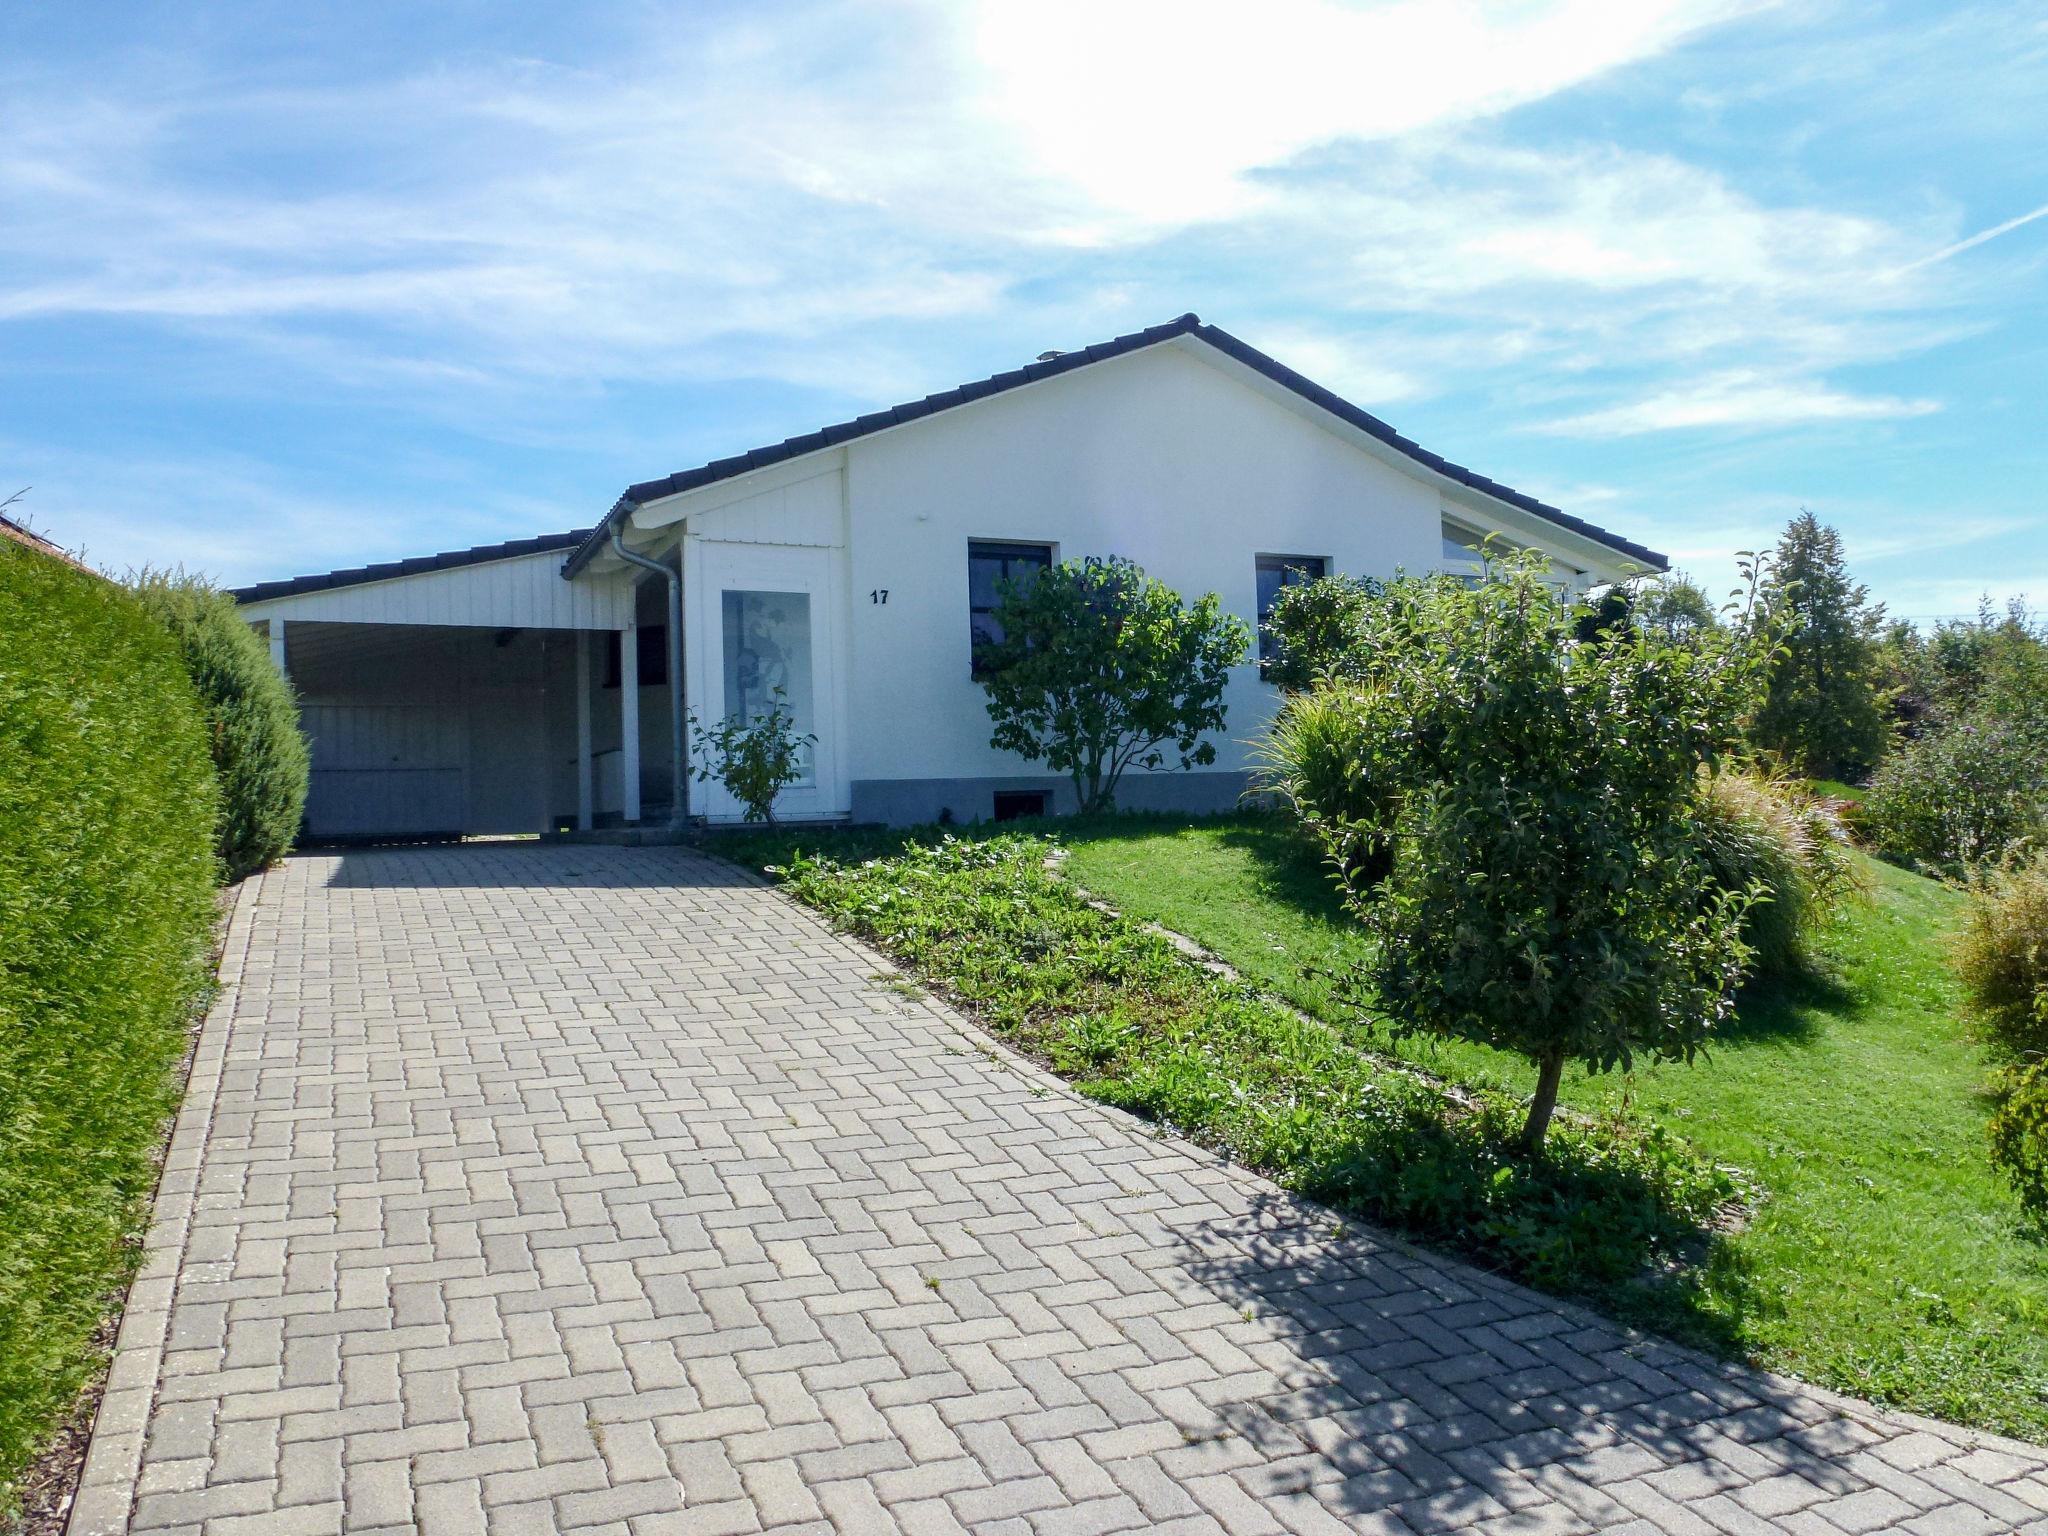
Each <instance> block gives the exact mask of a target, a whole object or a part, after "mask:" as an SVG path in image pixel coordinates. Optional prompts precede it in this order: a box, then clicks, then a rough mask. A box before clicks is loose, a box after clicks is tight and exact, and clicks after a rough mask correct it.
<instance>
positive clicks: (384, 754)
mask: <svg viewBox="0 0 2048 1536" xmlns="http://www.w3.org/2000/svg"><path fill="white" fill-rule="evenodd" d="M302 719H303V721H304V724H305V728H306V734H307V736H308V737H309V738H310V739H311V743H312V748H313V777H312V783H311V785H310V786H309V788H308V790H307V795H306V827H307V830H308V832H310V833H311V835H313V836H314V837H428V836H436V835H442V834H447V835H452V834H455V833H459V832H461V831H462V830H463V828H464V825H465V823H466V821H467V819H468V818H467V814H466V813H467V810H468V806H467V795H466V793H465V784H464V772H463V767H464V763H465V760H466V757H467V742H466V740H465V733H464V729H463V713H462V711H461V710H459V709H451V708H448V707H446V706H442V705H433V704H308V705H307V706H306V708H305V710H304V712H303V716H302Z"/></svg>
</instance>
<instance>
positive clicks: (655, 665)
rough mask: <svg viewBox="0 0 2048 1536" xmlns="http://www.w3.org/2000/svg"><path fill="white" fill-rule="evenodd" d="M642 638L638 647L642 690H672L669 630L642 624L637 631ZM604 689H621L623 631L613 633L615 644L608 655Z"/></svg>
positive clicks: (664, 626)
mask: <svg viewBox="0 0 2048 1536" xmlns="http://www.w3.org/2000/svg"><path fill="white" fill-rule="evenodd" d="M633 633H634V634H636V635H638V636H639V637H640V641H639V645H638V647H637V649H638V651H639V656H640V686H641V687H642V688H665V687H667V686H668V626H667V625H666V624H642V625H641V626H640V627H639V628H638V629H636V630H634V631H633ZM604 686H605V687H607V688H616V687H618V686H619V631H618V630H616V629H615V630H613V631H612V633H611V643H610V644H609V645H607V646H606V647H605V652H604Z"/></svg>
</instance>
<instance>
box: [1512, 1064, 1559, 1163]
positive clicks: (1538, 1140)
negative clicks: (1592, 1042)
mask: <svg viewBox="0 0 2048 1536" xmlns="http://www.w3.org/2000/svg"><path fill="white" fill-rule="evenodd" d="M1563 1077H1564V1056H1563V1054H1562V1053H1561V1052H1560V1053H1557V1054H1555V1055H1550V1056H1545V1057H1542V1058H1541V1059H1539V1060H1538V1061H1537V1063H1536V1097H1535V1098H1533V1099H1531V1100H1530V1101H1529V1118H1528V1120H1527V1122H1526V1123H1524V1125H1523V1126H1522V1151H1523V1152H1524V1153H1526V1154H1527V1155H1528V1156H1530V1157H1535V1156H1537V1155H1538V1154H1539V1153H1541V1152H1542V1151H1543V1137H1544V1133H1545V1132H1547V1131H1548V1130H1549V1129H1550V1117H1551V1115H1552V1114H1553V1113H1554V1112H1555V1111H1556V1109H1557V1085H1558V1083H1559V1082H1560V1081H1561V1080H1562V1079H1563Z"/></svg>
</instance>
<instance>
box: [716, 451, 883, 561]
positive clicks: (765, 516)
mask: <svg viewBox="0 0 2048 1536" xmlns="http://www.w3.org/2000/svg"><path fill="white" fill-rule="evenodd" d="M842 473H843V471H842V470H840V469H838V468H833V469H829V470H826V471H825V472H824V473H823V474H819V475H812V476H811V477H810V478H808V479H805V480H797V481H793V482H792V483H790V484H788V485H778V486H773V487H771V488H769V489H768V490H764V491H757V492H755V493H754V494H753V495H751V496H742V497H740V498H739V499H738V500H736V501H729V502H726V503H725V504H724V505H722V506H717V507H710V508H707V509H705V510H704V511H701V512H692V513H691V514H690V518H689V523H690V532H691V533H692V534H693V535H695V536H696V537H698V538H701V539H715V540H717V541H719V542H720V543H726V544H786V545H795V546H798V547H802V548H814V549H815V548H826V549H829V548H833V547H835V546H837V545H840V544H843V543H844V542H845V541H846V540H845V532H844V530H845V519H844V517H843V516H842V515H841V514H842V498H841V494H840V476H841V474H842Z"/></svg>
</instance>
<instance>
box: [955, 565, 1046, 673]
mask: <svg viewBox="0 0 2048 1536" xmlns="http://www.w3.org/2000/svg"><path fill="white" fill-rule="evenodd" d="M1051 564H1052V546H1051V545H1050V544H997V543H993V542H989V541H986V540H982V539H970V540H968V542H967V627H968V635H969V645H970V646H971V647H972V649H971V652H970V654H971V655H972V656H973V658H974V663H973V672H974V675H975V676H976V677H982V676H985V675H986V674H987V670H988V669H987V668H986V667H985V666H984V665H983V662H982V657H983V655H984V653H985V652H986V650H987V648H988V647H989V646H990V645H993V644H995V643H996V642H997V641H999V640H1001V639H1002V638H1003V631H1002V626H1000V625H999V624H997V623H996V616H995V614H996V604H997V603H998V602H999V601H1000V600H1001V598H1000V592H1001V584H1002V582H1004V581H1005V580H1010V581H1029V580H1030V579H1031V578H1032V577H1033V576H1034V575H1036V574H1037V573H1038V572H1040V571H1042V570H1045V569H1046V568H1047V567H1048V566H1050V565H1051Z"/></svg>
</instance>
